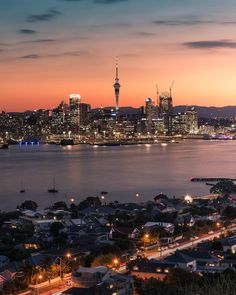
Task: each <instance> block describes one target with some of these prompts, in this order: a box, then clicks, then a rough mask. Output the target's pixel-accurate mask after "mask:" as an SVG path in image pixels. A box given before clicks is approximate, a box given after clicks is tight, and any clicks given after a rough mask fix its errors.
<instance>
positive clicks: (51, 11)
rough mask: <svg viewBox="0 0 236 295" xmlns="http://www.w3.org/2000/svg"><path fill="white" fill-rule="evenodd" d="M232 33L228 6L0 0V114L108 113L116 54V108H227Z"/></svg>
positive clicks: (146, 0)
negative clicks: (77, 104) (169, 103)
mask: <svg viewBox="0 0 236 295" xmlns="http://www.w3.org/2000/svg"><path fill="white" fill-rule="evenodd" d="M235 33H236V1H235V0H225V1H222V0H198V1H196V0H40V1H39V0H38V1H37V0H0V110H6V111H23V110H29V109H39V108H44V109H45V108H53V107H55V106H57V105H58V104H59V102H60V101H61V100H65V101H68V97H69V94H70V93H79V94H80V95H81V99H82V102H87V103H90V104H91V105H92V107H100V106H113V105H114V104H115V96H114V89H113V83H114V79H115V60H116V57H118V59H119V68H120V83H121V89H120V105H121V106H133V107H139V106H141V105H143V104H144V101H145V98H147V97H152V98H154V99H156V84H158V88H159V91H160V93H161V92H162V91H166V90H168V89H169V87H170V85H171V84H172V81H173V80H174V81H175V83H174V86H173V91H172V93H173V100H174V104H175V105H180V104H187V105H203V106H212V105H213V106H224V105H235V104H236V103H235V101H236V100H235V98H236V83H235V82H236V74H235V69H236V34H235Z"/></svg>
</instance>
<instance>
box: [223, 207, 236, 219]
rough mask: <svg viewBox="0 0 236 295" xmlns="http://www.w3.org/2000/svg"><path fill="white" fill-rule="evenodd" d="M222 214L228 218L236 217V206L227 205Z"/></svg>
mask: <svg viewBox="0 0 236 295" xmlns="http://www.w3.org/2000/svg"><path fill="white" fill-rule="evenodd" d="M222 215H223V216H225V217H227V218H228V219H234V218H236V208H235V207H232V206H227V207H226V208H224V209H223V211H222Z"/></svg>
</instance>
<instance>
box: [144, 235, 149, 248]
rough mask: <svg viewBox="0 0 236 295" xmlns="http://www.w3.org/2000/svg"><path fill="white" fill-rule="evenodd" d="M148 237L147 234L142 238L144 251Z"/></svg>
mask: <svg viewBox="0 0 236 295" xmlns="http://www.w3.org/2000/svg"><path fill="white" fill-rule="evenodd" d="M149 237H150V235H149V234H145V235H144V238H143V244H144V250H145V248H146V241H147V240H148V239H149Z"/></svg>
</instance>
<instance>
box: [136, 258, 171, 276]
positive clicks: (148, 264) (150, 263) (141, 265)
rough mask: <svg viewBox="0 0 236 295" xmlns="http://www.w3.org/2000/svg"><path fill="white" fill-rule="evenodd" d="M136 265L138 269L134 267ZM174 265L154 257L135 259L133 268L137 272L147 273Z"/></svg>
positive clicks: (162, 270)
mask: <svg viewBox="0 0 236 295" xmlns="http://www.w3.org/2000/svg"><path fill="white" fill-rule="evenodd" d="M135 267H137V268H138V269H137V270H136V269H134V268H135ZM173 267H175V266H174V264H173V263H169V262H166V261H158V260H155V259H151V260H144V259H140V260H136V263H135V264H134V267H133V270H134V271H138V272H148V273H156V272H157V269H158V268H159V269H160V270H161V272H164V270H165V269H166V268H173Z"/></svg>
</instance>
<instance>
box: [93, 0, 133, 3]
mask: <svg viewBox="0 0 236 295" xmlns="http://www.w3.org/2000/svg"><path fill="white" fill-rule="evenodd" d="M93 2H94V3H97V4H116V3H120V2H128V0H94V1H93Z"/></svg>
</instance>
